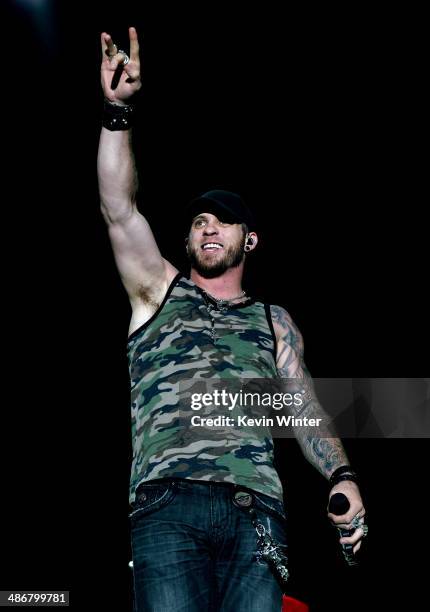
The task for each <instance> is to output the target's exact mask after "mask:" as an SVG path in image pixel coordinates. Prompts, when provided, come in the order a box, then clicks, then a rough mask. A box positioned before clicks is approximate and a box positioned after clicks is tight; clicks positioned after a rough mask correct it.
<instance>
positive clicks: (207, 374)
mask: <svg viewBox="0 0 430 612" xmlns="http://www.w3.org/2000/svg"><path fill="white" fill-rule="evenodd" d="M275 350H276V348H275V336H274V331H273V325H272V322H271V318H270V307H269V306H268V305H266V304H263V303H261V302H256V301H253V300H248V301H247V302H244V303H241V304H235V305H233V306H230V307H229V308H228V309H227V310H226V311H218V310H216V309H210V308H208V298H207V296H206V295H205V294H204V292H203V291H202V290H201V289H200V288H199V287H197V285H195V283H193V282H192V281H191V280H188V279H186V278H185V277H183V276H182V275H180V274H178V275H177V276H176V278H175V279H174V280H173V281H172V283H171V285H170V287H169V289H168V291H167V294H166V296H165V298H164V300H163V302H162V304H161V305H160V307H159V308H158V310H157V312H156V313H155V314H154V315H153V316H152V317H151V319H149V321H147V322H146V323H145V324H144V325H142V326H141V327H139V328H138V329H137V330H136V331H135V332H133V333H132V334H131V335H130V337H129V340H128V344H127V354H128V362H129V371H130V381H131V425H132V444H133V461H132V468H131V481H130V498H129V499H130V503H133V502H134V499H135V490H136V488H137V486H138V485H139V484H140V483H142V482H148V481H150V480H153V479H155V478H166V477H173V478H187V479H192V480H206V481H209V480H210V481H216V482H231V483H235V484H238V485H241V486H246V487H248V488H250V489H253V490H256V491H259V492H261V493H264V494H266V495H270V496H272V497H275V498H276V499H279V500H281V501H282V485H281V482H280V479H279V476H278V473H277V471H276V469H275V467H274V465H273V440H272V436H271V434H270V430H269V429H267V430H264V431H262V430H261V429H260V428H259V429H258V432H256V431H255V430H252V432H249V431H248V428H246V429H247V431H246V432H245V431H244V429H243V428H240V427H237V428H236V429H234V428H229V436H228V438H226V437H225V435H223V433H222V428H221V429H220V428H218V429H216V428H208V427H205V428H204V429H202V428H199V427H188V428H187V430H188V431H184V426H183V425H181V423H180V419H179V409H178V403H179V400H178V398H179V387H180V384H182V381H184V380H188V381H189V380H195V379H202V381H203V382H204V379H208V380H210V379H214V378H217V379H219V378H222V379H232V378H235V379H236V380H237V379H239V378H247V379H249V378H273V377H277V371H276V363H275ZM209 429H210V431H209ZM191 430H192V431H191Z"/></svg>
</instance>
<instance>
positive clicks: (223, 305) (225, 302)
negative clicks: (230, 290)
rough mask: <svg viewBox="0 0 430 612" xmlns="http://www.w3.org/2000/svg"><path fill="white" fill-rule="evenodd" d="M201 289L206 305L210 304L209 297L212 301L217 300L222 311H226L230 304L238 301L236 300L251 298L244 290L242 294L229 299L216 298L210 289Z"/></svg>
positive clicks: (217, 304) (218, 308)
mask: <svg viewBox="0 0 430 612" xmlns="http://www.w3.org/2000/svg"><path fill="white" fill-rule="evenodd" d="M201 291H202V293H203V297H204V298H205V301H206V305H208V303H207V298H209V299H210V300H212V302H215V304H216V307H217V310H220V311H221V312H225V311H226V310H227V309H228V307H229V306H232V305H233V302H236V300H249V297H247V295H246V291H242V293H241V294H240V295H237V296H236V297H232V298H229V299H228V300H226V299H221V298H216V297H215V296H213V295H211V294H210V293H209V292H208V291H205V290H204V289H201Z"/></svg>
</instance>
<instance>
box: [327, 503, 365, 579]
mask: <svg viewBox="0 0 430 612" xmlns="http://www.w3.org/2000/svg"><path fill="white" fill-rule="evenodd" d="M348 510H349V501H348V498H347V496H346V495H344V494H343V493H335V494H334V495H332V496H331V497H330V502H329V505H328V511H329V512H330V513H331V514H336V516H340V515H341V514H345V513H346V512H348ZM336 529H337V530H338V532H339V534H340V536H341V537H342V538H348V537H349V536H352V534H353V533H354V531H355V529H341V528H340V527H336ZM341 546H342V552H343V556H344V558H345V561H346V562H347V563H348V565H350V566H351V567H352V566H354V565H358V562H357V559H356V558H355V555H354V553H353V551H352V549H353V545H352V544H341Z"/></svg>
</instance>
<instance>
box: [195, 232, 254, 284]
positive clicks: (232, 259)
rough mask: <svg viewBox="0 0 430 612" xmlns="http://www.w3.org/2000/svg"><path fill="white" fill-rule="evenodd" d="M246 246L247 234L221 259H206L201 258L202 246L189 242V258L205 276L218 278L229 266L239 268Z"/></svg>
mask: <svg viewBox="0 0 430 612" xmlns="http://www.w3.org/2000/svg"><path fill="white" fill-rule="evenodd" d="M244 247H245V236H242V238H241V239H240V241H239V243H238V244H236V245H231V246H229V247H228V248H227V250H226V251H225V253H224V254H223V256H222V257H220V258H219V259H216V260H215V259H213V260H210V259H208V260H207V261H204V260H203V259H201V258H200V255H201V254H202V253H203V251H202V250H201V247H200V246H199V247H197V248H196V247H193V246H191V245H190V244H189V246H188V249H187V254H188V259H189V260H190V264H191V267H192V268H193V269H194V270H196V272H198V273H199V274H200V276H202V277H203V278H216V277H217V276H221V274H224V272H226V271H227V270H228V269H229V268H237V267H238V266H239V265H240V264H241V262H242V260H243V252H244Z"/></svg>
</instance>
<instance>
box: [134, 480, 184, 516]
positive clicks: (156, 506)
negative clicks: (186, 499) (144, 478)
mask: <svg viewBox="0 0 430 612" xmlns="http://www.w3.org/2000/svg"><path fill="white" fill-rule="evenodd" d="M174 496H175V486H174V483H173V482H159V483H150V482H148V483H146V482H144V483H142V484H141V485H139V486H138V488H137V489H136V500H135V502H134V504H133V510H132V511H131V513H130V514H129V515H128V518H129V519H131V520H133V519H134V518H137V517H141V516H146V515H147V514H151V513H152V512H155V511H156V510H161V508H164V506H167V504H169V503H170V502H171V501H172V499H173V498H174Z"/></svg>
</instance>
